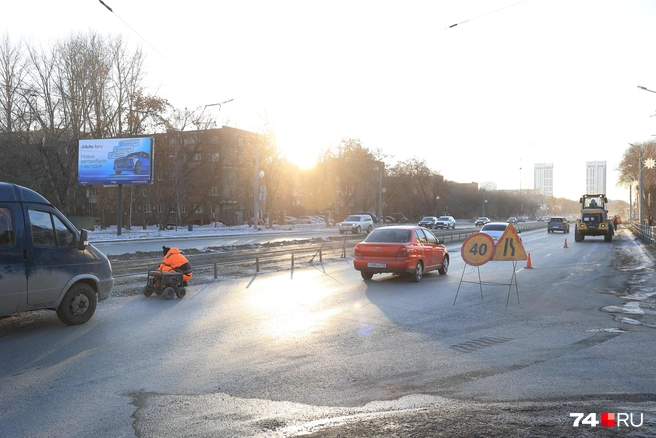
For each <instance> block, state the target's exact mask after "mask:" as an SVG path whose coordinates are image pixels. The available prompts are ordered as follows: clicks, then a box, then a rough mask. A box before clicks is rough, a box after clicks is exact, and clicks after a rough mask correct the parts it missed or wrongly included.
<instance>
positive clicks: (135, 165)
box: [77, 137, 155, 185]
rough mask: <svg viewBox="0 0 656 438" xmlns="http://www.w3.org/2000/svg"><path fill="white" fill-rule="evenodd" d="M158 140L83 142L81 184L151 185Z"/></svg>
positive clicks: (81, 144) (78, 178)
mask: <svg viewBox="0 0 656 438" xmlns="http://www.w3.org/2000/svg"><path fill="white" fill-rule="evenodd" d="M154 145H155V139H154V138H152V137H143V138H110V139H100V140H98V139H96V140H93V139H89V140H80V148H79V153H78V166H77V175H78V176H77V180H78V183H79V184H83V185H85V184H103V185H110V184H149V183H151V182H152V181H153V152H154Z"/></svg>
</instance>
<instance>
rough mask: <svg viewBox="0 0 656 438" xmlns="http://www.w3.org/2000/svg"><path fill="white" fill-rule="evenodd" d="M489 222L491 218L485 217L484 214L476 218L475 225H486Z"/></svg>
mask: <svg viewBox="0 0 656 438" xmlns="http://www.w3.org/2000/svg"><path fill="white" fill-rule="evenodd" d="M488 222H490V219H489V218H487V217H485V216H482V217H479V218H478V219H476V222H474V225H475V226H477V227H482V226H483V225H485V224H486V223H488Z"/></svg>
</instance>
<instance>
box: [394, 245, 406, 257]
mask: <svg viewBox="0 0 656 438" xmlns="http://www.w3.org/2000/svg"><path fill="white" fill-rule="evenodd" d="M405 257H408V248H406V247H405V246H399V249H398V250H397V251H396V258H397V259H402V258H405Z"/></svg>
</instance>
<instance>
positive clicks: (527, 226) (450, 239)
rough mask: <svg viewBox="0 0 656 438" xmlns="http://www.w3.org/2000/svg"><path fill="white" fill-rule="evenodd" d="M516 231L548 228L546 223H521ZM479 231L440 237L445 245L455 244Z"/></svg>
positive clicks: (452, 233)
mask: <svg viewBox="0 0 656 438" xmlns="http://www.w3.org/2000/svg"><path fill="white" fill-rule="evenodd" d="M514 225H515V229H516V230H517V231H530V230H537V229H539V228H547V223H546V222H531V223H519V224H514ZM479 231H481V229H480V228H476V229H474V230H472V229H463V230H462V231H452V232H451V233H449V234H440V235H439V236H437V237H439V238H440V240H442V241H443V242H444V243H447V242H449V243H453V242H459V241H461V240H463V241H464V240H465V239H466V238H468V237H469V236H471V235H472V234H476V233H478V232H479Z"/></svg>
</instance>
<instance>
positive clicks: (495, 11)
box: [443, 0, 528, 30]
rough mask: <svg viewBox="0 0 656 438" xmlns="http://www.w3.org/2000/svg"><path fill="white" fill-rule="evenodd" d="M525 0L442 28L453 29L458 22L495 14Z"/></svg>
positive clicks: (524, 0) (462, 22)
mask: <svg viewBox="0 0 656 438" xmlns="http://www.w3.org/2000/svg"><path fill="white" fill-rule="evenodd" d="M527 1H528V0H522V1H519V2H517V3H513V4H512V5H508V6H504V7H502V8H499V9H495V10H493V11H490V12H486V13H485V14H482V15H478V16H476V17H473V18H468V19H467V20H464V21H460V22H458V23H454V24H452V25H451V26H449V27H446V28H444V29H443V30H448V29H453V28H454V27H456V26H458V25H460V24H464V23H467V22H469V21H474V20H478V19H479V18H483V17H487V16H488V15H492V14H495V13H497V12H500V11H503V10H504V9H508V8H512V7H513V6H517V5H519V4H521V3H525V2H527Z"/></svg>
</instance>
